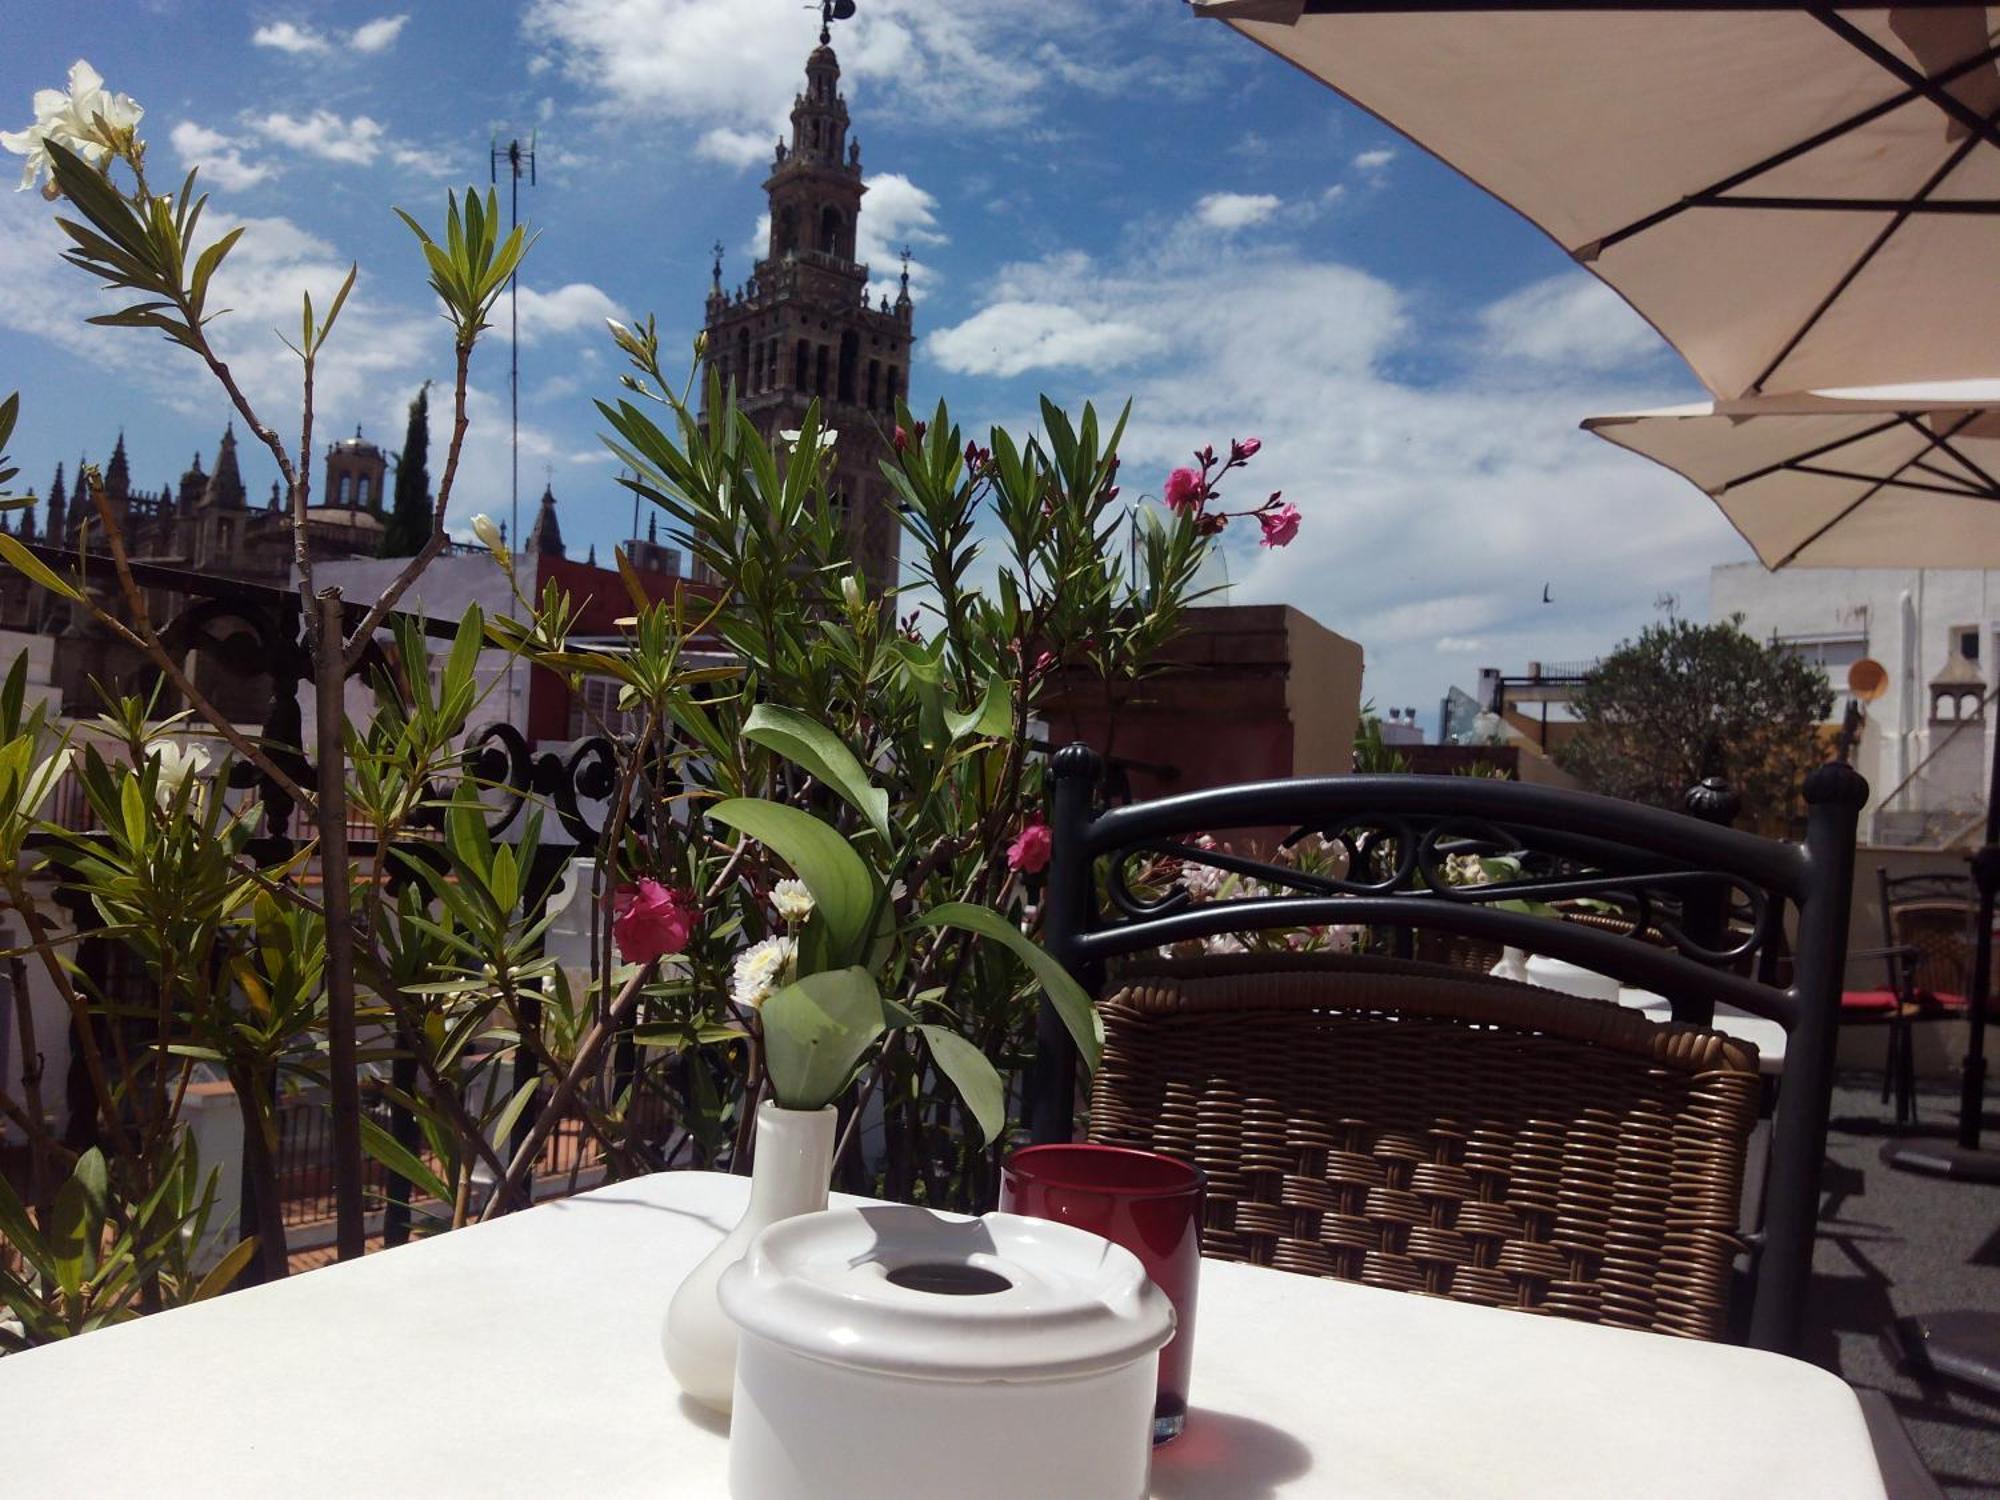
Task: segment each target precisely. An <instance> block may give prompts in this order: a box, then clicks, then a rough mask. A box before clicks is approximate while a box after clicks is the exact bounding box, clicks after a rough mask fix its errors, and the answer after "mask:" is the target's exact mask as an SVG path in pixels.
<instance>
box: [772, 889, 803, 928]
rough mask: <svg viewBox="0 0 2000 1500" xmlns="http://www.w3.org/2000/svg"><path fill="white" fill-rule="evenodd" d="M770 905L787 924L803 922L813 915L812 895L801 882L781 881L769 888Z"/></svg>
mask: <svg viewBox="0 0 2000 1500" xmlns="http://www.w3.org/2000/svg"><path fill="white" fill-rule="evenodd" d="M771 905H772V906H774V907H776V908H777V911H778V915H779V916H781V917H783V918H784V919H785V920H786V921H787V922H792V923H798V922H803V921H805V919H806V918H807V917H809V916H811V915H812V914H813V894H812V892H811V891H810V890H808V889H807V888H806V883H805V882H804V881H803V880H781V881H779V882H778V883H777V884H776V885H774V886H772V887H771Z"/></svg>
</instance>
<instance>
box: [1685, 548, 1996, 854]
mask: <svg viewBox="0 0 2000 1500" xmlns="http://www.w3.org/2000/svg"><path fill="white" fill-rule="evenodd" d="M1709 606H1710V612H1711V615H1712V617H1713V618H1714V619H1716V620H1726V619H1728V618H1730V617H1731V616H1732V615H1739V614H1740V615H1741V616H1742V617H1743V629H1744V630H1746V631H1747V632H1749V633H1750V634H1751V635H1754V636H1757V637H1759V638H1760V639H1767V640H1768V639H1773V638H1775V639H1777V640H1779V641H1782V642H1784V643H1786V644H1787V645H1790V646H1791V647H1792V648H1793V649H1794V650H1796V651H1797V652H1798V653H1799V654H1800V655H1801V656H1803V657H1805V658H1806V659H1807V660H1809V661H1812V662H1814V663H1816V664H1818V665H1819V666H1821V667H1822V668H1824V669H1825V671H1826V673H1827V676H1828V679H1829V681H1830V682H1831V684H1832V686H1833V689H1834V692H1835V693H1836V695H1837V696H1836V700H1835V705H1836V706H1835V715H1836V718H1837V717H1838V716H1839V713H1840V711H1841V709H1842V707H1844V705H1845V703H1846V700H1847V697H1848V691H1847V689H1848V669H1849V668H1850V667H1851V666H1852V665H1853V664H1854V663H1855V662H1857V661H1860V660H1862V659H1863V658H1868V659H1871V660H1873V661H1875V662H1878V663H1880V664H1881V666H1882V667H1883V668H1884V669H1885V670H1886V672H1887V676H1888V682H1887V686H1886V688H1885V690H1884V691H1883V692H1882V695H1881V696H1880V697H1878V698H1876V699H1875V700H1874V701H1873V702H1872V703H1868V704H1866V705H1865V707H1866V711H1867V722H1866V725H1865V727H1864V728H1863V729H1862V732H1861V736H1860V739H1859V741H1858V743H1857V744H1856V746H1855V750H1854V757H1853V759H1854V765H1855V767H1856V769H1858V770H1859V771H1860V772H1861V773H1862V775H1864V776H1866V777H1867V778H1868V785H1869V793H1870V795H1869V803H1868V808H1867V811H1866V812H1865V813H1864V815H1863V822H1862V838H1863V841H1864V842H1865V843H1869V844H1876V845H1908V846H1918V847H1931V848H1950V847H1963V846H1966V845H1968V844H1970V843H1976V842H1977V841H1978V840H1979V838H1980V837H1981V835H1982V832H1983V819H1984V816H1985V810H1986V789H1987V777H1988V767H1989V766H1990V764H1991V757H1992V753H1993V740H1992V736H1993V734H1994V729H1995V722H1996V719H2000V715H1996V714H1995V713H1994V711H1993V702H1992V700H1993V695H1994V684H1995V682H1996V676H1995V671H1994V663H1995V659H1996V656H2000V571H1996V572H1986V571H1981V570H1977V569H1945V568H1926V569H1895V568H1856V569H1832V568H1827V569H1805V568H1802V569H1798V570H1795V571H1786V572H1780V573H1771V572H1767V571H1766V570H1765V569H1764V567H1763V566H1762V565H1761V564H1759V563H1754V562H1746V563H1729V564H1726V565H1724V566H1721V567H1718V568H1715V569H1713V570H1712V571H1711V572H1710V574H1709Z"/></svg>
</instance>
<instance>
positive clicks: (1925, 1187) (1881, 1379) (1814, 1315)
mask: <svg viewBox="0 0 2000 1500" xmlns="http://www.w3.org/2000/svg"><path fill="white" fill-rule="evenodd" d="M1957 1107H1958V1094H1957V1089H1956V1087H1955V1086H1953V1085H1951V1084H1946V1083H1939V1084H1935V1085H1930V1086H1927V1087H1922V1088H1920V1090H1919V1096H1918V1101H1917V1108H1918V1120H1919V1126H1918V1128H1919V1129H1920V1130H1921V1131H1923V1132H1925V1133H1928V1134H1935V1135H1940V1136H1949V1135H1950V1134H1951V1133H1952V1131H1951V1122H1952V1121H1953V1120H1955V1119H1956V1118H1957V1114H1956V1111H1957ZM1892 1120H1893V1113H1892V1111H1891V1109H1890V1107H1889V1106H1887V1105H1885V1104H1883V1103H1882V1102H1881V1094H1880V1085H1879V1079H1874V1078H1867V1079H1864V1078H1861V1077H1850V1078H1843V1079H1842V1080H1841V1083H1840V1086H1839V1087H1838V1088H1836V1089H1835V1091H1834V1098H1833V1122H1832V1123H1833V1129H1832V1134H1831V1137H1830V1139H1829V1141H1828V1144H1827V1157H1828V1161H1827V1173H1826V1199H1825V1202H1824V1204H1823V1206H1822V1210H1821V1217H1820V1240H1819V1251H1818V1254H1817V1256H1816V1257H1815V1259H1814V1264H1813V1271H1814V1276H1813V1283H1814V1284H1813V1296H1812V1302H1811V1304H1810V1314H1809V1316H1810V1318H1811V1326H1810V1328H1809V1330H1808V1332H1807V1341H1806V1347H1805V1350H1804V1352H1805V1354H1806V1356H1807V1357H1808V1358H1810V1359H1813V1360H1816V1361H1818V1362H1819V1363H1820V1364H1823V1365H1825V1366H1826V1367H1827V1368H1829V1369H1831V1370H1837V1371H1838V1372H1839V1373H1840V1374H1841V1376H1842V1377H1843V1378H1844V1379H1846V1380H1847V1382H1848V1383H1849V1384H1851V1385H1855V1386H1861V1387H1872V1388H1874V1389H1876V1390H1880V1391H1882V1392H1884V1393H1885V1394H1886V1395H1887V1396H1888V1397H1889V1399H1890V1401H1891V1402H1892V1403H1893V1404H1894V1406H1895V1408H1896V1412H1897V1414H1898V1415H1899V1416H1901V1417H1902V1419H1903V1423H1904V1425H1905V1426H1906V1427H1907V1428H1908V1429H1909V1432H1910V1436H1911V1438H1912V1439H1913V1440H1914V1442H1915V1443H1916V1446H1917V1451H1918V1453H1919V1454H1921V1455H1922V1457H1923V1460H1924V1463H1925V1465H1926V1466H1927V1467H1928V1468H1929V1469H1930V1471H1931V1474H1932V1475H1933V1476H1934V1477H1935V1478H1936V1479H1937V1481H1938V1483H1939V1484H1940V1485H1942V1486H1943V1487H1944V1491H1945V1493H1946V1494H1947V1495H1949V1496H1951V1497H1953V1500H1975V1497H1976V1500H2000V1399H1994V1398H1988V1397H1983V1396H1981V1395H1979V1394H1978V1393H1977V1392H1975V1391H1973V1390H1971V1389H1970V1388H1968V1387H1963V1386H1952V1385H1945V1384H1941V1383H1936V1382H1932V1383H1925V1384H1920V1383H1919V1382H1918V1381H1916V1380H1915V1379H1913V1378H1912V1377H1911V1376H1910V1375H1909V1374H1907V1373H1906V1372H1904V1371H1903V1370H1901V1369H1898V1368H1897V1367H1896V1366H1895V1365H1894V1364H1892V1363H1891V1360H1890V1356H1889V1355H1888V1353H1887V1352H1886V1351H1885V1350H1884V1349H1883V1347H1882V1342H1881V1333H1882V1330H1883V1328H1884V1327H1886V1326H1887V1325H1888V1324H1889V1323H1891V1322H1892V1321H1894V1320H1895V1319H1896V1318H1899V1317H1907V1316H1910V1315H1913V1314H1917V1313H1931V1312H1944V1311H1948V1310H1952V1309H1963V1308H1983V1309H1989V1310H1996V1311H2000V1186H1992V1187H1988V1186H1981V1185H1979V1184H1973V1183H1956V1182H1943V1181H1939V1180H1938V1179H1936V1178H1931V1177H1919V1176H1916V1175H1914V1174H1912V1173H1908V1172H1897V1171H1893V1170H1891V1169H1890V1168H1888V1167H1886V1166H1884V1165H1882V1163H1881V1161H1880V1160H1879V1159H1878V1158H1877V1153H1878V1152H1879V1151H1880V1150H1881V1148H1882V1142H1883V1141H1884V1140H1886V1139H1888V1138H1889V1136H1891V1135H1892V1134H1894V1133H1895V1132H1894V1130H1893V1128H1892V1123H1891V1122H1892ZM1986 1140H1987V1142H1988V1144H1990V1145H1993V1146H1995V1147H1996V1148H2000V1112H1995V1111H1994V1110H1993V1109H1991V1108H1989V1112H1988V1116H1987V1124H1986Z"/></svg>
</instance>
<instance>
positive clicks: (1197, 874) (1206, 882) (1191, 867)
mask: <svg viewBox="0 0 2000 1500" xmlns="http://www.w3.org/2000/svg"><path fill="white" fill-rule="evenodd" d="M1194 847H1195V848H1197V849H1216V848H1220V847H1221V846H1220V845H1218V844H1217V843H1216V842H1215V840H1214V839H1212V838H1210V837H1209V836H1208V835H1207V834H1205V833H1204V834H1203V835H1201V837H1199V838H1197V839H1195V840H1194ZM1227 879H1229V872H1228V871H1227V870H1219V869H1217V868H1216V867H1215V866H1214V865H1203V864H1196V863H1194V862H1193V861H1192V860H1190V861H1187V862H1185V863H1183V864H1182V865H1181V889H1182V890H1184V891H1186V892H1187V893H1188V894H1189V895H1190V896H1192V897H1194V899H1195V900H1197V901H1212V900H1214V899H1215V897H1216V895H1217V893H1218V892H1220V891H1221V889H1222V882H1223V881H1225V880H1227Z"/></svg>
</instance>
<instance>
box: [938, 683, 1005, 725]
mask: <svg viewBox="0 0 2000 1500" xmlns="http://www.w3.org/2000/svg"><path fill="white" fill-rule="evenodd" d="M944 724H945V728H947V729H949V730H950V731H951V737H952V738H953V739H955V740H962V739H964V738H965V737H966V736H967V735H968V734H976V735H980V736H982V737H983V738H986V739H998V738H1000V737H1001V736H1002V735H1005V734H1006V733H1007V732H1008V731H1009V730H1011V729H1012V728H1013V727H1014V685H1013V684H1012V683H1011V682H1009V681H1008V680H1007V678H1006V676H1005V675H1004V674H1002V673H999V672H996V673H994V674H993V675H992V676H991V677H989V678H987V679H986V692H985V695H984V696H983V697H981V699H980V700H979V706H978V707H977V708H975V709H972V710H971V711H970V712H968V713H960V712H958V710H957V709H947V710H946V711H945V716H944Z"/></svg>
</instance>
